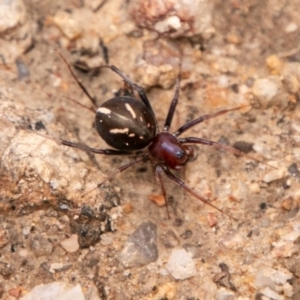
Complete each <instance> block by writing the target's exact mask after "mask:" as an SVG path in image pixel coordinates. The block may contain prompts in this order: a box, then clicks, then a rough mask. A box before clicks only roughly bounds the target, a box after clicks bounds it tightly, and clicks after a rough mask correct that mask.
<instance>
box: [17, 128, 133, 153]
mask: <svg viewBox="0 0 300 300" xmlns="http://www.w3.org/2000/svg"><path fill="white" fill-rule="evenodd" d="M18 128H19V129H22V130H25V131H27V132H30V133H34V134H36V135H39V136H41V137H43V138H45V139H48V140H51V141H53V142H55V143H57V144H58V145H64V146H68V147H71V148H76V149H80V150H82V151H86V152H92V153H96V154H104V155H132V154H134V153H133V152H130V151H121V150H115V149H98V148H92V147H89V146H86V145H84V144H81V143H74V142H71V141H67V140H64V139H59V138H54V137H51V136H48V135H46V134H42V133H40V132H37V131H35V130H32V129H29V128H27V127H25V126H18Z"/></svg>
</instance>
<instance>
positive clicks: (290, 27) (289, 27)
mask: <svg viewBox="0 0 300 300" xmlns="http://www.w3.org/2000/svg"><path fill="white" fill-rule="evenodd" d="M298 28H299V27H298V25H297V24H296V23H294V22H291V23H288V24H287V25H286V27H285V32H287V33H291V32H295V31H297V30H298Z"/></svg>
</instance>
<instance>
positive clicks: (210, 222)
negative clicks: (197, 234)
mask: <svg viewBox="0 0 300 300" xmlns="http://www.w3.org/2000/svg"><path fill="white" fill-rule="evenodd" d="M206 219H207V222H208V225H209V226H210V227H215V226H216V225H217V224H218V219H217V217H216V214H214V213H208V214H207V216H206Z"/></svg>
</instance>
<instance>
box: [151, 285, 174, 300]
mask: <svg viewBox="0 0 300 300" xmlns="http://www.w3.org/2000/svg"><path fill="white" fill-rule="evenodd" d="M175 295H176V287H175V285H174V283H171V282H167V283H164V284H162V285H159V286H158V287H157V289H156V290H155V291H153V293H152V295H151V296H150V297H148V298H146V299H147V300H161V299H168V300H172V299H174V297H175Z"/></svg>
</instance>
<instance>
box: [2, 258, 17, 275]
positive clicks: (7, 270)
mask: <svg viewBox="0 0 300 300" xmlns="http://www.w3.org/2000/svg"><path fill="white" fill-rule="evenodd" d="M13 272H14V270H13V268H12V266H11V265H10V264H8V263H4V262H1V261H0V275H2V276H3V277H9V276H10V275H12V274H13Z"/></svg>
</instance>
